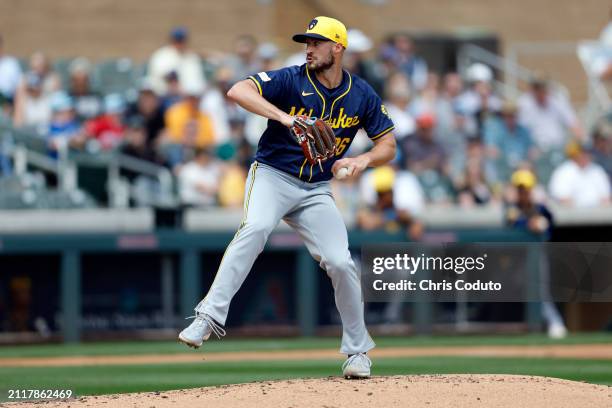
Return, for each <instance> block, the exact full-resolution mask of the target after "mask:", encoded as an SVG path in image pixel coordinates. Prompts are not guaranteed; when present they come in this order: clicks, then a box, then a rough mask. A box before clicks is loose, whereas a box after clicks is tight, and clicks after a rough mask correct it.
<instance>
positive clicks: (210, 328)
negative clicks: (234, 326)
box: [178, 312, 225, 349]
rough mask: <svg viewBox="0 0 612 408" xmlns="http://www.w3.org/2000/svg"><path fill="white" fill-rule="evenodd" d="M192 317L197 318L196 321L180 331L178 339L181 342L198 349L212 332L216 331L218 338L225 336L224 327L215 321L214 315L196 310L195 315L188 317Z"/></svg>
mask: <svg viewBox="0 0 612 408" xmlns="http://www.w3.org/2000/svg"><path fill="white" fill-rule="evenodd" d="M192 318H195V319H194V321H193V322H191V324H190V325H189V326H187V327H186V328H185V329H183V331H182V332H180V333H179V336H178V339H179V341H180V342H181V343H183V344H186V345H187V346H189V347H192V348H195V349H197V348H198V347H200V346H201V345H202V343H203V342H205V341H206V340H208V338H209V337H210V335H211V333H215V335H216V336H217V338H221V337H223V336H225V330H224V329H223V327H222V326H221V325H220V324H218V323H217V322H215V321H214V320H213V318H212V317H210V316H208V315H206V314H204V313H198V312H196V315H195V316H190V317H188V318H187V319H192Z"/></svg>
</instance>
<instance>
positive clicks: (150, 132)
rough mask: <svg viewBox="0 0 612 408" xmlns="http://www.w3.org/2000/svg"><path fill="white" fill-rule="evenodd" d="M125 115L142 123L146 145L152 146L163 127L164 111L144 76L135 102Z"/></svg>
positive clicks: (157, 139)
mask: <svg viewBox="0 0 612 408" xmlns="http://www.w3.org/2000/svg"><path fill="white" fill-rule="evenodd" d="M126 116H127V117H128V119H136V120H139V121H141V122H142V123H143V126H144V128H145V131H146V145H147V146H148V147H149V148H153V146H154V145H155V144H156V143H157V142H158V141H159V136H160V134H161V132H162V130H163V129H164V127H165V124H164V113H163V109H162V107H161V104H160V100H159V98H158V97H157V95H156V94H155V91H154V90H153V87H152V86H151V83H150V82H149V81H148V80H147V79H146V78H143V80H142V82H141V84H140V89H139V92H138V99H137V100H136V102H135V104H133V105H131V106H129V107H128V110H127V114H126Z"/></svg>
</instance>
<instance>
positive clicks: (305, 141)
mask: <svg viewBox="0 0 612 408" xmlns="http://www.w3.org/2000/svg"><path fill="white" fill-rule="evenodd" d="M291 133H293V135H294V136H295V138H296V139H297V142H298V143H299V144H300V146H302V150H303V151H304V156H306V159H307V160H308V162H309V163H310V164H318V165H319V167H320V168H321V171H323V165H322V164H321V163H323V162H325V161H326V160H328V159H331V158H332V157H334V155H335V154H336V136H335V134H334V131H333V130H332V128H331V127H330V126H329V125H328V124H327V122H325V121H324V120H321V119H317V118H314V117H313V118H310V117H308V116H296V117H295V119H294V121H293V126H291Z"/></svg>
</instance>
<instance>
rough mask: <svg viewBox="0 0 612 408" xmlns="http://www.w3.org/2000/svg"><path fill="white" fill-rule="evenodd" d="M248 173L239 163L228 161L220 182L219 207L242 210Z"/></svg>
mask: <svg viewBox="0 0 612 408" xmlns="http://www.w3.org/2000/svg"><path fill="white" fill-rule="evenodd" d="M246 174H247V171H246V170H245V168H244V167H241V166H240V165H239V164H238V163H236V162H233V161H228V162H227V163H226V164H225V166H224V169H223V176H222V177H221V181H220V182H219V194H218V196H219V205H220V206H221V207H224V208H242V205H243V203H244V185H245V181H246Z"/></svg>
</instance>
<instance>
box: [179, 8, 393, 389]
mask: <svg viewBox="0 0 612 408" xmlns="http://www.w3.org/2000/svg"><path fill="white" fill-rule="evenodd" d="M293 40H294V41H296V42H300V43H305V44H306V63H305V64H304V65H301V66H292V67H288V68H283V69H279V70H276V71H266V72H259V73H256V74H254V75H252V76H249V77H248V78H246V79H245V80H243V81H240V82H238V83H236V84H235V85H234V86H233V87H232V88H231V89H230V90H229V91H228V93H227V95H228V97H229V98H230V99H232V100H234V101H235V102H236V103H238V104H239V105H240V106H242V107H243V108H244V109H246V110H248V111H251V112H253V113H256V114H258V115H261V116H264V117H266V118H267V119H268V126H267V128H266V130H265V131H264V133H263V135H262V136H261V139H260V141H259V146H258V148H257V153H256V155H255V162H254V163H253V165H252V166H251V170H250V172H249V177H248V178H247V185H246V189H245V191H246V193H245V203H244V213H243V219H242V222H241V224H240V226H239V228H238V231H237V232H236V235H235V237H234V239H233V240H232V242H231V243H230V244H229V245H228V247H227V250H226V251H225V254H224V256H223V258H222V260H221V264H220V266H219V269H218V271H217V275H216V277H215V280H214V282H213V284H212V285H211V287H210V290H209V292H208V294H207V295H206V297H205V298H204V299H203V300H202V301H201V302H200V303H199V304H198V305H197V306H196V308H195V311H196V314H195V320H194V321H193V323H192V324H191V325H189V326H188V327H187V328H186V329H185V330H183V331H182V332H181V333H180V334H179V340H180V341H181V342H183V343H185V344H187V345H189V346H191V347H199V346H200V345H201V344H202V342H203V341H204V340H206V339H208V337H209V336H210V335H211V333H215V334H216V335H217V336H223V335H225V330H224V329H223V324H225V320H226V317H227V313H228V310H229V304H230V301H231V299H232V297H233V296H234V295H235V293H236V292H237V291H238V289H239V288H240V286H241V285H242V282H243V281H244V279H245V278H246V276H247V275H248V273H249V271H250V269H251V267H252V265H253V263H254V262H255V259H256V258H257V256H258V255H259V254H260V253H261V251H262V250H263V248H264V245H265V243H266V241H267V239H268V236H269V234H270V233H271V232H272V230H273V229H274V228H275V227H276V225H277V224H278V223H279V222H280V220H281V219H282V220H284V221H285V222H286V223H287V224H289V225H290V226H291V227H293V228H294V229H295V231H296V232H297V233H298V234H299V235H300V236H301V237H302V239H303V240H304V243H305V244H306V247H307V248H308V250H309V252H310V253H311V255H312V256H313V258H314V259H316V260H317V261H318V262H319V264H320V266H321V267H322V268H323V269H324V270H325V271H326V272H327V274H328V276H329V277H330V279H331V281H332V286H333V287H334V292H335V300H336V306H337V308H338V311H339V313H340V317H341V320H342V326H343V334H342V345H341V348H340V351H341V352H342V353H344V354H347V355H348V358H347V360H346V361H345V363H344V365H343V375H344V376H345V377H347V378H355V377H357V378H363V377H368V376H369V375H370V365H371V362H370V359H369V358H368V356H367V355H366V353H367V351H369V350H370V349H372V348H373V347H374V342H373V341H372V339H371V337H370V335H369V334H368V331H367V329H366V326H365V321H364V317H363V302H362V299H361V287H360V281H359V275H358V272H357V269H356V267H355V264H354V262H353V260H352V258H351V255H350V252H349V248H348V234H347V231H346V226H345V225H344V222H343V220H342V216H341V214H340V212H339V211H338V209H337V208H336V205H335V203H334V200H333V197H332V193H331V188H330V183H329V180H330V179H331V178H332V177H333V176H334V174H336V172H338V170H339V169H341V168H346V169H347V170H348V176H349V177H355V176H357V175H359V174H360V173H361V172H363V171H364V170H365V169H366V168H368V167H374V166H380V165H383V164H385V163H387V162H389V161H390V160H392V159H393V158H394V157H395V150H396V147H395V137H394V135H393V133H392V131H393V122H392V121H391V118H390V117H389V114H388V112H387V109H386V108H385V106H384V105H383V104H382V102H381V99H380V97H379V96H378V95H376V93H375V92H374V91H373V90H372V88H371V87H370V85H368V84H367V83H366V82H365V81H364V80H362V79H361V78H359V77H357V76H355V75H351V74H349V73H348V72H347V71H345V70H343V69H342V57H343V55H344V52H345V50H346V47H347V45H348V42H347V32H346V27H345V26H344V24H342V23H341V22H340V21H338V20H335V19H333V18H329V17H324V16H321V17H316V18H314V19H312V20H311V21H310V23H309V24H308V28H307V30H306V32H305V33H303V34H296V35H295V36H293ZM296 115H306V116H310V117H317V118H321V119H323V120H325V121H327V122H328V123H329V125H330V126H331V127H332V129H333V130H334V133H335V136H336V146H337V152H336V156H335V157H334V158H332V159H330V160H328V161H326V162H324V164H323V166H322V169H320V168H319V166H313V165H311V164H309V163H308V162H307V160H306V159H305V157H304V154H303V152H302V149H301V147H300V145H299V144H298V143H297V142H296V140H295V137H294V136H293V135H292V134H291V132H290V128H291V126H292V125H293V121H294V117H295V116H296ZM361 128H363V129H364V130H365V131H366V133H367V134H368V136H369V138H370V139H371V140H372V142H373V143H374V146H373V148H372V149H371V150H370V151H368V152H366V153H364V154H361V155H359V156H356V157H344V155H345V153H346V152H347V150H348V147H349V146H350V144H351V142H352V141H353V139H354V137H355V135H356V133H357V131H358V130H359V129H361Z"/></svg>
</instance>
